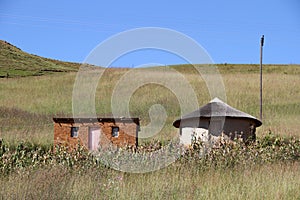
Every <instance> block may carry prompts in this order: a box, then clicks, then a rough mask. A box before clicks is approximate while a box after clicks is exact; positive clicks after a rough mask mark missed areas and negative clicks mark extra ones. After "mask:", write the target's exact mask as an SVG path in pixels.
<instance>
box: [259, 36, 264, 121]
mask: <svg viewBox="0 0 300 200" xmlns="http://www.w3.org/2000/svg"><path fill="white" fill-rule="evenodd" d="M263 46H264V35H262V37H261V39H260V112H259V115H260V120H261V121H262V107H263V100H262V98H263V97H262V90H263V88H262V87H263V84H262V59H263Z"/></svg>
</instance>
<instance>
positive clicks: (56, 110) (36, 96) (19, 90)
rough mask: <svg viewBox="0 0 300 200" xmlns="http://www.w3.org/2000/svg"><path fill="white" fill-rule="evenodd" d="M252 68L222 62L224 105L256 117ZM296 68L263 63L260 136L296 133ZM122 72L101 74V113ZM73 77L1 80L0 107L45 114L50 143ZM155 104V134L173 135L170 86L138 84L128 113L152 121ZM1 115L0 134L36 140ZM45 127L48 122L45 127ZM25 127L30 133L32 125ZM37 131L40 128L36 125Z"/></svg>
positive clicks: (67, 104) (198, 87)
mask: <svg viewBox="0 0 300 200" xmlns="http://www.w3.org/2000/svg"><path fill="white" fill-rule="evenodd" d="M244 67H245V69H244ZM254 67H255V66H248V67H247V66H243V65H241V66H239V67H238V66H221V68H220V71H221V72H222V78H223V81H224V85H225V89H226V96H227V102H228V104H230V105H232V106H233V107H236V108H238V109H240V110H242V111H245V112H248V113H250V114H251V115H253V116H258V115H259V75H258V74H257V73H253V71H254V70H253V68H254ZM223 68H224V69H223ZM232 68H233V69H234V70H235V71H234V73H228V72H229V71H230V70H231V71H232V70H233V69H232ZM175 69H176V70H178V71H181V72H183V73H184V74H183V75H184V77H185V79H186V80H188V81H189V83H190V84H191V86H192V88H193V89H194V91H195V94H196V95H197V98H198V102H199V105H203V104H206V103H207V102H208V101H210V99H211V97H210V96H209V93H208V90H207V86H206V84H205V82H204V81H203V79H202V78H201V77H200V76H199V74H197V72H196V71H195V70H192V69H191V68H189V67H188V66H180V67H178V68H176V67H175ZM255 69H256V68H255ZM228 70H229V71H228ZM141 71H142V73H144V76H151V74H157V71H156V70H154V69H142V70H141ZM159 71H161V69H160V70H159ZM299 71H300V67H299V66H275V67H274V66H266V67H265V72H264V78H263V80H264V82H263V86H264V93H263V97H264V108H263V111H264V113H263V123H264V125H263V126H262V127H261V128H259V129H258V131H257V133H258V136H262V135H266V134H267V133H268V132H269V131H270V130H271V131H272V132H274V133H275V134H279V135H283V136H299V129H300V124H299V123H298V122H299V121H300V115H299V113H300V103H299V99H300V87H299V85H300V76H299ZM126 72H128V69H109V70H107V71H106V72H105V73H104V75H103V76H102V78H101V80H100V82H99V85H98V88H97V93H96V100H95V101H96V110H97V113H98V114H99V115H110V114H111V112H112V111H111V96H112V91H113V90H114V87H115V86H116V83H117V82H118V81H119V80H120V78H121V77H122V76H123V75H124V74H125V73H126ZM161 73H163V74H164V76H165V77H166V80H165V81H174V80H172V79H171V78H172V77H174V76H173V75H172V74H173V73H174V72H173V71H167V70H164V71H161ZM75 76H76V73H69V74H57V75H49V76H42V77H24V78H15V79H0V106H1V107H5V108H16V109H20V110H22V112H23V111H25V112H29V113H36V114H41V115H46V116H49V118H48V119H47V120H45V121H44V123H43V124H40V125H41V129H40V131H41V132H43V133H45V138H46V142H49V140H51V138H52V128H51V124H52V121H51V116H52V115H57V114H64V115H71V113H72V91H73V84H74V81H75ZM153 104H161V105H163V106H164V108H165V110H166V112H167V116H168V117H167V121H166V122H167V123H166V125H165V127H164V128H163V131H162V132H161V133H160V134H158V135H156V137H155V138H156V139H160V140H165V139H169V138H172V137H173V136H174V135H176V134H177V129H175V128H173V127H172V122H173V121H174V120H175V119H176V118H178V117H179V116H180V115H181V113H180V107H179V103H178V99H177V98H176V96H175V95H174V94H173V93H172V91H170V90H169V89H168V88H165V87H163V86H159V85H156V84H148V85H144V86H143V87H140V88H138V89H137V90H136V91H135V93H134V94H133V95H132V97H131V99H130V112H131V114H132V115H133V116H138V117H140V118H141V120H142V124H143V125H146V124H148V123H149V121H150V119H149V115H148V111H149V109H150V107H151V106H152V105H153ZM195 109H196V108H195ZM22 112H21V113H22ZM18 115H20V116H19V118H20V120H21V121H22V114H18V113H16V114H15V117H18ZM0 120H1V121H0V126H1V127H2V128H1V133H0V134H1V137H10V138H11V139H13V138H12V137H16V138H23V139H28V140H36V138H35V137H39V136H38V134H27V135H28V136H29V138H24V131H20V129H19V128H18V126H19V125H20V122H15V123H12V124H11V125H9V126H10V127H9V129H8V130H7V129H5V128H3V127H5V126H7V123H5V121H6V120H7V119H5V117H4V118H3V117H2V118H1V116H0ZM24 120H25V118H24ZM23 124H24V125H25V124H26V125H30V124H32V123H28V121H26V120H25V122H24V123H23ZM43 126H46V128H45V127H43ZM47 126H48V127H47ZM14 127H15V128H14ZM21 130H24V129H21ZM35 130H37V129H35ZM27 131H28V132H32V130H30V129H28V130H27ZM35 132H37V133H38V130H37V131H35ZM47 132H48V133H47ZM20 134H21V135H20ZM40 139H41V138H40V137H39V140H40ZM46 142H44V143H46Z"/></svg>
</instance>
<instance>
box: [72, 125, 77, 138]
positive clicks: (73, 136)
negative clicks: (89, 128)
mask: <svg viewBox="0 0 300 200" xmlns="http://www.w3.org/2000/svg"><path fill="white" fill-rule="evenodd" d="M78 135H79V127H78V126H72V127H71V138H78Z"/></svg>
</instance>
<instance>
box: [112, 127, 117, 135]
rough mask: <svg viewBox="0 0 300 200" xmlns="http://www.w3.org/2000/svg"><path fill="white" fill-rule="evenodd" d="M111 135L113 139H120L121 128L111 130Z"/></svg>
mask: <svg viewBox="0 0 300 200" xmlns="http://www.w3.org/2000/svg"><path fill="white" fill-rule="evenodd" d="M111 135H112V136H113V137H118V136H119V127H112V129H111Z"/></svg>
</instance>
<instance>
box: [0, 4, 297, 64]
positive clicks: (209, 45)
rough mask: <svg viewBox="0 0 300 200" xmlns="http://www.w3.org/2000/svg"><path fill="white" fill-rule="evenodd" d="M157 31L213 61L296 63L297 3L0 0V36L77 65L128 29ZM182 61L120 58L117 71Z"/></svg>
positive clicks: (157, 55)
mask: <svg viewBox="0 0 300 200" xmlns="http://www.w3.org/2000/svg"><path fill="white" fill-rule="evenodd" d="M140 27H163V28H169V29H174V30H176V31H179V32H182V33H183V34H186V35H187V36H189V37H191V38H193V39H194V40H196V41H197V42H198V43H199V44H200V45H202V46H203V47H204V48H205V49H206V50H207V52H208V53H209V54H210V56H211V57H212V59H213V60H214V62H215V63H245V64H246V63H247V64H248V63H249V64H255V63H259V48H260V47H259V45H260V37H261V35H263V34H264V35H265V46H264V63H270V64H281V63H283V64H300V1H298V0H249V1H241V0H236V1H234V0H226V1H224V0H220V1H216V0H205V1H202V0H190V1H166V0H160V1H158V0H152V1H140V0H139V1H136V0H132V1H130V0H128V1H115V0H110V1H99V0H95V1H67V0H51V1H41V0H13V1H12V0H0V39H2V40H6V41H8V42H10V43H12V44H14V45H16V46H17V47H19V48H21V49H22V50H24V51H26V52H29V53H32V54H36V55H40V56H44V57H48V58H54V59H58V60H65V61H74V62H82V61H84V59H85V58H86V56H87V55H88V54H89V52H90V51H91V50H92V49H93V48H95V47H96V46H97V45H98V44H99V43H101V42H102V41H103V40H105V39H107V38H108V37H110V36H112V35H114V34H117V33H119V32H122V31H126V30H128V29H133V28H140ZM144 63H161V64H176V63H178V64H179V63H184V61H183V60H181V59H180V58H178V57H176V56H173V55H171V56H170V55H168V54H166V53H162V52H157V51H156V52H149V50H148V51H141V52H136V53H133V54H132V55H127V56H124V58H120V59H119V60H118V61H116V62H115V63H114V65H116V66H135V65H140V64H144Z"/></svg>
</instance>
